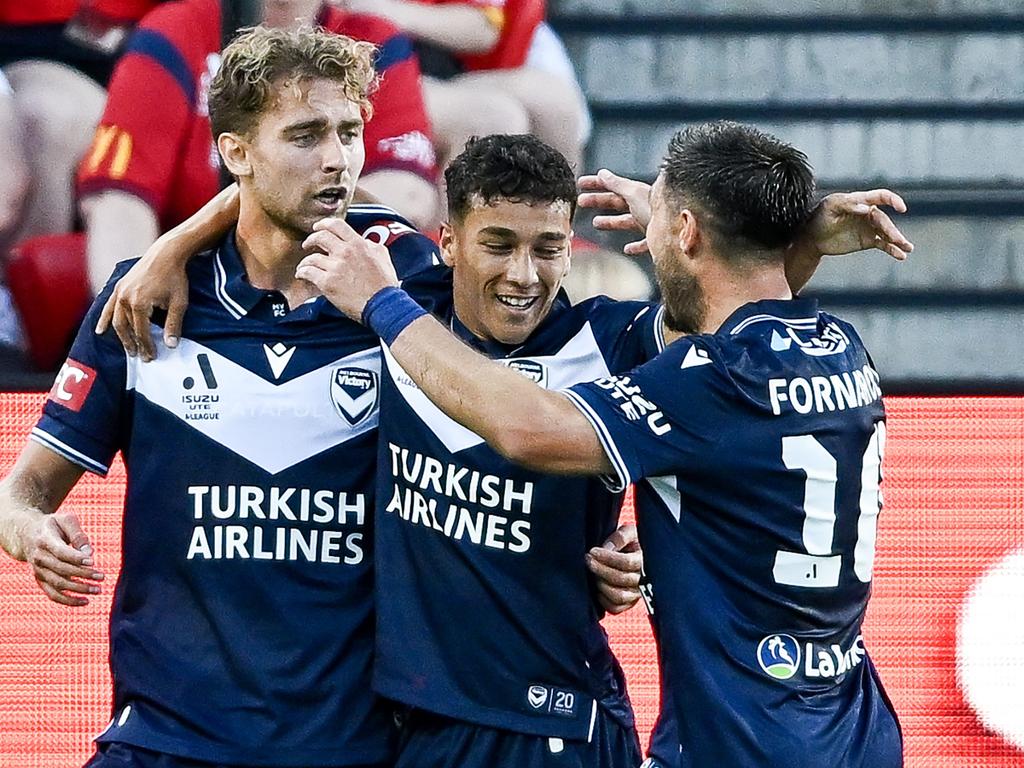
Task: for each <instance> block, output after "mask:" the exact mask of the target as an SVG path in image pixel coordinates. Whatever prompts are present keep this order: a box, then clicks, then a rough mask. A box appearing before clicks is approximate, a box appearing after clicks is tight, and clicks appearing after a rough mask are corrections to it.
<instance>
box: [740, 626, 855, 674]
mask: <svg viewBox="0 0 1024 768" xmlns="http://www.w3.org/2000/svg"><path fill="white" fill-rule="evenodd" d="M865 655H866V651H865V650H864V638H863V637H862V636H861V635H857V636H856V637H855V638H854V639H853V642H851V643H850V645H849V647H847V648H843V647H842V645H840V644H839V643H830V644H827V645H826V644H820V643H813V642H806V641H804V642H798V641H797V640H796V638H794V637H793V636H792V635H784V634H775V635H768V636H767V637H765V638H764V639H763V640H761V642H760V643H759V644H758V646H757V662H758V664H759V665H760V666H761V669H762V670H764V672H765V673H766V674H767V675H769V676H770V677H773V678H775V679H776V680H789V679H790V678H792V677H794V676H795V675H797V673H799V672H803V677H804V679H805V680H831V679H833V678H836V677H840V676H841V675H845V674H846V673H847V672H849V671H850V670H852V669H854V668H856V667H857V666H859V665H860V663H861V662H862V661H863V660H864V656H865Z"/></svg>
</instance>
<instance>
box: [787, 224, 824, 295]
mask: <svg viewBox="0 0 1024 768" xmlns="http://www.w3.org/2000/svg"><path fill="white" fill-rule="evenodd" d="M821 258H822V253H821V251H819V250H818V248H817V246H816V245H815V243H814V242H813V241H812V240H811V239H810V238H806V237H805V238H800V239H798V240H797V241H796V242H794V243H793V244H792V245H790V246H789V248H787V249H786V282H787V283H789V289H790V290H791V291H793V295H796V294H798V293H800V291H802V290H803V288H804V286H805V285H807V283H808V282H810V280H811V278H812V277H814V273H815V271H816V270H817V269H818V265H819V264H821Z"/></svg>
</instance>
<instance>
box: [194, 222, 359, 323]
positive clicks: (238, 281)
mask: <svg viewBox="0 0 1024 768" xmlns="http://www.w3.org/2000/svg"><path fill="white" fill-rule="evenodd" d="M213 282H214V292H215V294H216V296H217V299H218V300H219V301H220V303H221V304H222V305H223V307H224V309H226V310H227V311H228V312H229V313H230V314H231V316H232V317H234V318H235V319H236V320H238V319H241V318H242V317H247V316H250V315H252V316H255V317H257V318H262V319H267V320H284V321H286V322H287V321H291V320H300V321H301V320H309V319H315V318H316V317H317V316H318V315H320V314H321V313H325V314H328V315H335V316H341V312H340V310H338V309H336V308H335V307H334V305H332V304H331V303H330V302H329V301H327V299H325V298H324V297H323V296H318V297H316V298H314V299H310V300H309V301H307V302H306V303H305V304H302V305H301V306H298V307H295V308H294V309H292V310H288V309H287V302H286V301H285V298H284V296H283V295H282V294H281V293H280V292H278V291H270V290H265V289H263V288H256V287H255V286H253V285H252V283H250V282H249V278H248V276H247V275H246V273H245V268H244V267H243V266H242V257H241V254H239V252H238V241H237V239H236V235H235V230H231V232H230V233H229V234H228V236H227V237H225V238H224V241H223V242H222V243H221V245H220V248H218V249H217V251H216V252H215V253H214V258H213ZM281 307H283V308H284V309H283V310H282V309H281ZM282 311H283V312H284V313H285V314H283V315H282V314H280V313H281V312H282Z"/></svg>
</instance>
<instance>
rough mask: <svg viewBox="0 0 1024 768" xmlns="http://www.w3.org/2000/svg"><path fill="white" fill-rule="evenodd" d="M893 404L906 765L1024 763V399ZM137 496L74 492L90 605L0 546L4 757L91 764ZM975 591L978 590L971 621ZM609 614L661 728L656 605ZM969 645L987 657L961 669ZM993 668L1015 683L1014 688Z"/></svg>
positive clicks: (98, 488)
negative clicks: (49, 585) (124, 507)
mask: <svg viewBox="0 0 1024 768" xmlns="http://www.w3.org/2000/svg"><path fill="white" fill-rule="evenodd" d="M41 403H42V396H41V395H13V394H12V395H0V473H5V472H6V471H7V470H8V469H9V468H10V466H11V465H12V464H13V462H14V460H15V458H16V456H17V454H18V451H19V450H20V447H21V445H22V443H23V442H24V440H25V436H26V434H27V433H28V431H29V429H30V428H31V426H32V424H33V423H34V421H35V419H36V417H37V416H38V413H39V408H40V406H41ZM886 405H887V408H888V412H889V429H888V435H889V440H888V448H887V451H886V459H885V480H884V484H883V491H884V494H885V502H886V508H885V510H884V511H883V513H882V517H881V522H880V530H879V537H878V543H879V546H878V553H877V557H876V560H875V572H874V596H873V598H872V603H871V608H870V610H869V614H868V621H867V627H866V630H865V636H866V641H867V647H868V649H869V651H870V653H871V655H872V657H873V658H874V660H875V663H876V665H877V666H878V668H879V669H880V671H881V674H882V677H883V679H884V680H885V683H886V686H887V688H888V691H889V693H890V695H891V697H892V699H893V702H894V704H895V706H896V708H897V710H898V712H899V714H900V718H901V720H902V723H903V729H904V735H905V738H906V755H907V765H908V766H910V768H981V767H982V766H984V767H985V768H1010V767H1011V766H1024V704H1022V703H1020V702H1021V700H1022V698H1021V696H1020V694H1019V691H1021V690H1024V651H1021V649H1020V647H1018V645H1017V644H1019V643H1022V642H1024V638H1022V637H1021V634H1020V633H1021V629H1020V626H1021V623H1022V621H1024V619H1022V616H1024V569H1022V568H1021V567H1020V566H1019V563H1020V562H1021V561H1022V560H1024V557H1017V558H1014V557H1013V555H1014V553H1015V552H1021V551H1022V550H1024V398H980V397H975V398H889V399H888V400H887V401H886ZM123 493H124V470H123V467H122V466H121V465H120V463H118V464H117V465H116V466H115V468H114V469H113V470H112V472H111V476H110V477H109V478H108V479H107V480H99V479H97V478H94V477H91V476H90V477H87V478H85V479H84V480H83V482H81V483H80V484H79V486H78V488H76V490H75V491H74V492H73V494H72V496H71V497H70V498H69V500H68V502H67V507H68V508H70V509H73V510H74V511H76V512H77V513H78V514H79V516H80V517H81V518H82V520H83V522H84V526H85V528H86V530H87V531H88V533H89V536H90V537H91V539H92V541H93V543H94V547H95V551H96V559H97V563H98V565H99V567H100V568H101V569H102V570H104V571H105V572H106V573H107V574H109V576H108V583H107V585H106V586H105V588H104V592H103V594H102V595H100V596H98V597H97V598H95V599H93V600H92V602H91V604H90V605H89V606H86V607H84V608H76V609H69V608H65V607H62V606H59V605H56V604H54V603H51V602H50V601H49V600H47V599H46V598H45V597H44V595H43V594H42V593H41V592H40V591H39V589H38V588H37V586H36V585H35V582H34V580H33V579H32V577H31V575H30V572H29V570H28V567H27V566H26V565H25V564H23V563H15V562H13V561H11V560H9V559H7V558H5V557H0V595H2V596H3V598H2V608H0V766H5V767H9V768H58V767H59V768H68V766H75V765H80V764H82V763H83V762H84V761H85V760H86V759H87V757H88V755H89V754H90V752H91V746H90V742H89V739H90V737H91V736H92V735H94V734H96V733H97V732H99V731H100V730H102V729H103V727H104V726H105V725H106V723H107V721H108V720H109V718H110V712H109V695H110V683H109V676H108V673H107V667H106V654H107V643H106V617H107V612H108V610H109V606H110V597H111V593H112V589H113V578H114V574H116V572H117V569H118V566H119V556H118V552H119V548H120V530H119V522H118V521H119V510H120V504H121V498H122V496H123ZM986 574H990V576H989V577H986ZM996 576H999V577H1000V579H999V580H995V577H996ZM986 578H987V579H988V580H987V581H985V579H986ZM986 585H988V586H987V587H986ZM971 595H977V597H978V599H976V600H974V602H973V603H972V606H973V607H972V610H971V611H970V612H968V614H967V616H968V618H967V620H966V621H962V616H963V612H964V606H965V604H966V601H967V600H968V598H969V597H970V596H971ZM981 598H985V599H981ZM1018 614H1020V616H1019V615H1018ZM607 626H608V629H609V631H610V633H611V635H612V637H613V640H614V643H615V647H616V650H617V653H618V654H619V658H620V659H621V660H622V662H623V665H624V666H625V667H626V670H627V674H628V676H629V680H630V690H631V695H632V699H633V703H634V705H635V707H636V709H637V714H638V718H639V723H640V728H641V731H642V732H643V737H644V738H646V733H647V732H648V731H649V729H650V727H651V724H652V722H653V720H654V716H655V713H656V710H657V706H658V685H657V669H656V666H655V662H654V656H653V648H652V643H651V639H650V632H649V630H648V626H647V620H646V617H645V616H644V614H643V612H642V610H641V609H640V608H636V609H634V610H632V611H630V612H629V613H627V614H626V615H624V616H622V617H618V618H615V619H611V620H609V621H608V622H607ZM958 630H959V632H960V641H959V643H958ZM1014 633H1016V634H1014ZM970 643H973V644H974V645H973V646H971V645H970ZM986 643H988V645H985V644H986ZM979 644H980V645H979ZM958 645H959V648H958ZM978 648H980V649H981V650H980V651H979V650H978ZM1004 651H1005V652H1004ZM970 653H974V654H975V656H974V657H970ZM958 656H959V657H960V658H961V661H963V659H964V658H968V660H969V659H970V658H975V662H974V664H973V666H972V665H971V664H967V665H966V666H963V665H961V666H962V669H961V671H960V674H959V676H958V664H957V661H958ZM978 659H980V662H979V661H978ZM986 664H988V667H991V665H992V664H1000V665H1002V666H1001V667H999V668H998V669H995V670H993V669H991V668H986ZM993 680H996V681H998V682H999V683H1000V684H1002V685H1003V687H1004V688H1005V689H1006V691H1004V692H1003V693H1004V694H1005V693H1006V692H1007V691H1008V692H1010V693H1011V694H1013V695H1002V696H1001V694H1000V691H999V690H995V689H997V688H998V685H994V684H993V682H992V681H993ZM965 691H966V692H967V693H966V694H965ZM979 712H980V713H982V714H979ZM1014 742H1016V743H1017V745H1016V746H1015V745H1014Z"/></svg>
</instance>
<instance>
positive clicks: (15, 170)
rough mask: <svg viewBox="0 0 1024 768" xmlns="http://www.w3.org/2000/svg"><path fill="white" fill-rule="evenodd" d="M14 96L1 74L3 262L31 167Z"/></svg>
mask: <svg viewBox="0 0 1024 768" xmlns="http://www.w3.org/2000/svg"><path fill="white" fill-rule="evenodd" d="M23 141H24V135H23V132H22V130H21V118H20V116H19V115H18V112H17V109H16V107H15V103H14V92H13V91H12V90H11V87H10V85H9V84H8V82H7V78H6V77H5V76H4V74H3V72H2V71H0V169H3V170H2V172H0V258H2V257H3V255H4V254H5V253H7V249H8V248H10V246H11V245H13V244H14V233H15V232H16V231H17V230H18V229H19V228H20V225H21V218H22V214H23V212H24V210H25V203H26V200H27V199H28V164H27V162H26V160H25V153H24V151H23Z"/></svg>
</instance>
